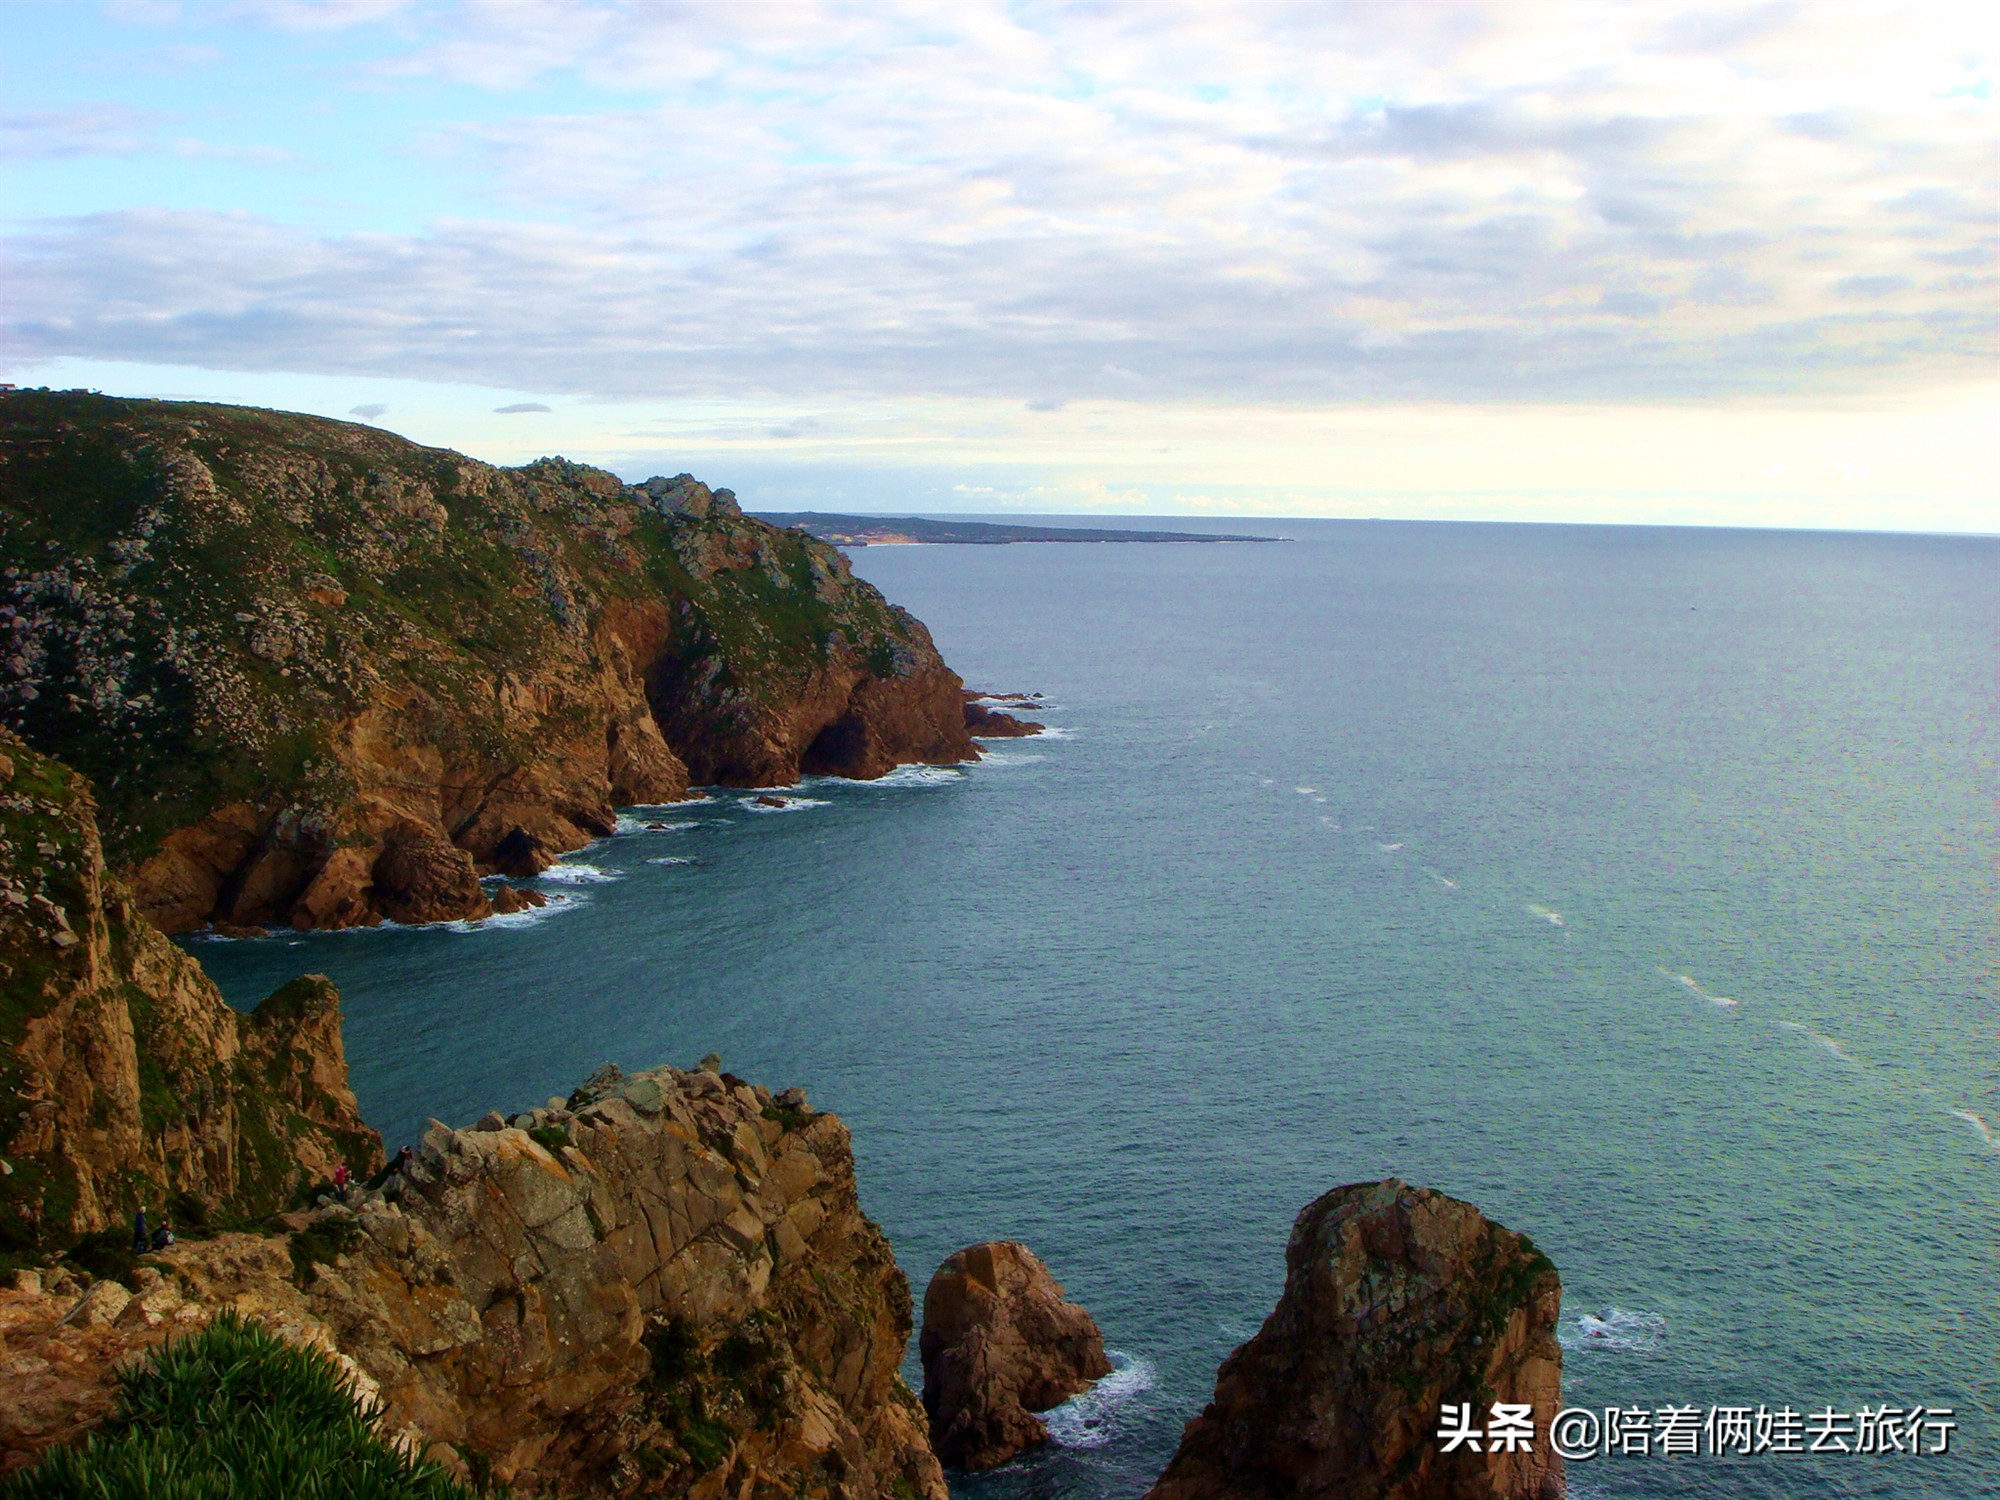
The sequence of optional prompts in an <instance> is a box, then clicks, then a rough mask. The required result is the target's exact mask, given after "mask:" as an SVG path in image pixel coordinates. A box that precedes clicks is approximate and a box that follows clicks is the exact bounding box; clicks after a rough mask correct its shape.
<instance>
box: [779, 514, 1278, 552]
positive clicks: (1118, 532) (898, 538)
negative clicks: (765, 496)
mask: <svg viewBox="0 0 2000 1500" xmlns="http://www.w3.org/2000/svg"><path fill="white" fill-rule="evenodd" d="M752 514H754V515H755V517H756V519H758V520H760V521H765V522H768V523H769V524H771V525H773V526H780V527H796V528H798V529H799V530H801V531H807V532H810V533H811V534H812V535H814V536H816V537H818V538H819V539H820V540H821V541H824V542H832V543H834V544H835V545H836V546H841V547H924V546H961V547H968V546H969V547H998V546H1005V545H1007V544H1009V543H1013V542H1281V541H1286V540H1289V538H1286V537H1276V536H1242V535H1227V534H1223V533H1219V532H1199V531H1142V530H1139V529H1138V528H1136V527H1089V526H1026V525H1011V524H1005V523H1001V522H995V521H932V520H925V519H924V518H923V517H921V516H844V515H837V514H834V513H832V512H829V511H820V510H799V511H756V512H753V513H752Z"/></svg>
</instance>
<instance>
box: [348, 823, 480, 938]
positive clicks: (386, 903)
mask: <svg viewBox="0 0 2000 1500" xmlns="http://www.w3.org/2000/svg"><path fill="white" fill-rule="evenodd" d="M374 894H375V905H376V906H377V907H378V908H379V909H380V910H381V912H382V914H383V915H384V916H386V917H387V918H389V920H390V921H392V922H405V923H409V922H452V921H457V920H458V919H460V918H463V917H485V916H490V915H492V911H493V908H492V906H491V904H490V903H488V901H487V899H486V891H485V889H484V888H483V887H482V886H481V885H480V884H479V873H478V871H476V870H475V869H474V868H473V866H472V856H471V855H470V854H468V853H466V851H465V850H463V849H460V848H458V847H456V846H455V845H454V844H452V842H451V841H450V840H449V839H447V838H445V837H444V836H443V835H442V834H440V833H435V832H432V831H431V830H430V829H428V828H421V827H418V826H416V825H415V824H406V825H405V826H404V827H402V828H399V829H397V830H396V831H395V833H393V834H392V835H391V836H390V838H389V840H388V842H387V843H386V844H385V845H384V847H383V850H382V853H381V855H380V856H379V857H378V858H377V859H376V861H375V869H374Z"/></svg>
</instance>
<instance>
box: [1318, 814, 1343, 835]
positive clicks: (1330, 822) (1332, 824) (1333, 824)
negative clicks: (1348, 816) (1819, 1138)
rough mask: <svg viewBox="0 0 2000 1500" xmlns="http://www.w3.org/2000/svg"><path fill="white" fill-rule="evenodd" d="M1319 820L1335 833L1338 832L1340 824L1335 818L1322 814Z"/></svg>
mask: <svg viewBox="0 0 2000 1500" xmlns="http://www.w3.org/2000/svg"><path fill="white" fill-rule="evenodd" d="M1320 822H1322V823H1324V824H1325V825H1326V826H1327V827H1328V828H1331V829H1332V830H1333V831H1334V832H1335V833H1338V832H1340V824H1339V822H1338V821H1337V820H1335V819H1333V818H1329V817H1325V816H1322V817H1321V818H1320Z"/></svg>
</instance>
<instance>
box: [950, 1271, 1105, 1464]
mask: <svg viewBox="0 0 2000 1500" xmlns="http://www.w3.org/2000/svg"><path fill="white" fill-rule="evenodd" d="M917 1347H918V1351H919V1353H920V1354H921V1356H922V1359H923V1365H924V1410H925V1411H926V1412H927V1413H928V1414H929V1416H930V1419H931V1445H932V1446H933V1447H934V1448H935V1449H936V1450H937V1455H938V1457H939V1458H940V1459H942V1460H943V1461H944V1462H945V1463H947V1464H957V1465H960V1466H961V1467H963V1468H966V1469H974V1470H977V1469H990V1468H992V1467H994V1466H995V1465H996V1464H1002V1463H1005V1462H1006V1461H1007V1460H1008V1459H1010V1458H1012V1457H1013V1456H1014V1455H1015V1454H1017V1453H1021V1452H1024V1451H1026V1450H1027V1449H1029V1448H1038V1447H1040V1446H1041V1445H1042V1444H1043V1443H1046V1442H1047V1441H1048V1438H1049V1430H1048V1427H1047V1426H1046V1425H1045V1424H1044V1423H1043V1422H1042V1420H1041V1419H1040V1418H1039V1417H1037V1416H1035V1415H1034V1413H1036V1412H1041V1411H1047V1410H1048V1409H1049V1408H1050V1407H1052V1406H1058V1405H1060V1404H1061V1403H1063V1402H1064V1401H1067V1400H1068V1399H1069V1398H1070V1397H1071V1396H1074V1395H1076V1394H1077V1393H1078V1392H1080V1391H1084V1390H1087V1389H1089V1387H1090V1384H1091V1382H1092V1381H1094V1380H1096V1379H1098V1378H1099V1377H1101V1376H1104V1375H1109V1374H1110V1373H1111V1362H1110V1361H1109V1360H1108V1359H1106V1358H1105V1357H1104V1337H1103V1335H1102V1334H1100V1333H1099V1332H1098V1331H1097V1324H1096V1323H1095V1322H1094V1321H1093V1320H1092V1319H1091V1316H1090V1314H1089V1313H1087V1312H1085V1311H1084V1310H1083V1309H1082V1308H1081V1307H1078V1306H1077V1305H1076V1304H1075V1303H1074V1302H1069V1301H1066V1300H1065V1299H1064V1296H1063V1289H1062V1287H1061V1285H1060V1284H1059V1283H1058V1282H1057V1281H1056V1279H1055V1277H1053V1276H1051V1275H1050V1274H1049V1268H1048V1267H1047V1266H1045V1265H1043V1264H1042V1262H1041V1261H1040V1260H1039V1259H1038V1258H1037V1257H1036V1255H1035V1254H1034V1252H1033V1251H1031V1250H1030V1249H1028V1247H1027V1246H1026V1245H1021V1244H1017V1243H1015V1242H1014V1241H1012V1240H996V1241H993V1242H992V1243H989V1244H984V1245H973V1246H971V1247H970V1248H968V1249H965V1250H961V1251H959V1252H958V1253H957V1254H956V1255H954V1256H952V1257H951V1258H950V1259H949V1260H947V1261H946V1262H945V1263H944V1264H943V1265H941V1266H939V1267H938V1269H937V1274H936V1275H934V1276H933V1277H931V1284H930V1286H929V1288H928V1289H926V1290H925V1292H924V1326H923V1333H922V1335H921V1336H920V1337H919V1340H918V1345H917Z"/></svg>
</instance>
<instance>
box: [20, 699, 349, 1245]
mask: <svg viewBox="0 0 2000 1500" xmlns="http://www.w3.org/2000/svg"><path fill="white" fill-rule="evenodd" d="M0 744H4V745H5V746H6V750H7V753H9V754H11V755H12V756H13V758H14V759H15V761H16V763H17V765H19V766H22V767H32V770H33V774H34V776H35V777H36V779H37V781H38V782H39V784H40V785H41V787H42V788H43V791H42V800H41V803H40V807H39V809H31V810H29V811H26V812H22V811H19V810H17V809H15V808H13V807H11V806H9V807H0V885H18V884H19V883H20V882H21V881H22V880H24V879H26V878H28V875H29V874H30V873H31V872H32V873H33V874H35V875H37V876H42V875H46V874H49V873H51V872H59V873H60V884H57V883H56V882H53V881H52V882H50V884H51V889H53V890H56V891H57V892H58V894H60V895H61V896H62V898H63V899H62V901H61V903H59V904H58V903H50V906H51V907H53V908H54V913H55V914H54V915H50V914H49V913H46V912H44V911H43V910H41V909H40V908H37V907H35V906H33V905H32V904H30V905H27V906H23V907H14V906H11V905H6V904H4V903H0V973H4V974H11V975H16V976H18V975H19V974H21V973H22V971H23V968H24V967H25V959H27V958H32V959H33V960H34V962H35V965H36V970H35V972H36V973H37V974H38V975H39V976H40V977H39V979H38V982H37V983H36V984H34V985H33V986H29V985H26V984H22V983H21V982H20V981H19V979H18V978H16V979H13V980H10V981H9V984H10V988H9V990H8V1001H9V1004H10V1005H12V1006H14V1007H15V1016H16V1018H17V1019H16V1021H15V1022H14V1025H15V1026H17V1027H18V1030H17V1031H15V1032H14V1033H13V1035H12V1037H10V1038H9V1039H8V1041H6V1042H5V1043H0V1048H4V1051H0V1062H4V1064H5V1067H4V1070H0V1077H4V1078H5V1079H6V1080H7V1081H6V1084H5V1092H4V1093H0V1159H4V1160H5V1161H6V1163H7V1164H8V1167H9V1170H8V1171H6V1172H5V1173H0V1242H4V1243H7V1244H9V1245H12V1246H14V1247H17V1248H18V1249H25V1250H31V1251H32V1250H42V1251H49V1250H53V1249H59V1248H61V1247H62V1246H64V1245H67V1244H69V1243H70V1242H71V1241H72V1240H74V1239H75V1238H76V1237H77V1236H78V1235H82V1234H87V1233H90V1232H92V1231H95V1230H100V1229H106V1228H110V1227H113V1226H115V1225H123V1224H128V1223H130V1221H131V1215H132V1212H133V1210H134V1209H135V1208H138V1207H140V1206H142V1205H143V1206H146V1207H149V1208H150V1209H152V1210H153V1213H154V1215H155V1222H158V1216H159V1215H160V1214H161V1213H163V1212H170V1213H172V1215H173V1216H174V1217H175V1218H177V1219H185V1218H186V1217H187V1215H188V1207H187V1205H193V1206H194V1208H196V1209H198V1210H200V1211H204V1212H207V1213H210V1214H215V1213H217V1212H218V1211H219V1212H221V1213H223V1214H226V1215H227V1216H228V1217H232V1218H235V1217H253V1216H261V1215H264V1214H268V1213H271V1212H272V1211H274V1210H276V1209H278V1208H281V1207H283V1206H284V1204H285V1203H286V1201H287V1200H289V1199H290V1197H291V1196H292V1194H293V1193H294V1192H295V1191H296V1190H297V1189H298V1188H299V1187H300V1186H302V1185H305V1184H308V1183H311V1182H314V1181H318V1180H322V1179H324V1178H326V1177H328V1176H330V1175H331V1174H332V1172H333V1169H334V1167H335V1165H336V1164H337V1163H339V1162H342V1161H345V1162H346V1163H347V1164H348V1165H349V1167H350V1168H352V1169H353V1170H355V1171H357V1172H365V1171H372V1170H374V1168H375V1166H376V1165H378V1164H379V1163H380V1161H381V1149H382V1145H381V1138H380V1137H379V1136H377V1135H376V1133H375V1132H374V1131H373V1130H370V1129H369V1128H368V1127H367V1126H366V1125H364V1124H363V1123H362V1121H361V1118H360V1114H359V1111H358V1109H357V1107H356V1104H355V1100H354V1095H353V1093H352V1092H351V1091H350V1090H349V1089H348V1086H347V1058H346V1053H345V1051H344V1050H343V1047H342V1043H341V1031H340V1000H339V996H338V995H337V993H336V992H335V990H334V988H333V986H332V984H331V983H329V982H328V981H327V980H325V979H322V978H318V977H308V978H303V979H297V980H294V981H292V982H291V983H290V984H288V985H285V986H284V987H282V988H281V989H279V990H277V991H276V992H275V993H273V994H272V995H271V996H270V997H269V998H267V999H266V1000H265V1001H264V1003H263V1004H262V1005H260V1006H258V1008H257V1009H256V1011H255V1012H254V1013H252V1014H250V1015H244V1014H242V1013H241V1012H239V1011H237V1010H235V1009H233V1008H232V1007H231V1006H230V1005H228V1004H227V1003H226V1002H225V1001H224V1000H223V998H222V995H221V992H220V991H218V990H217V989H216V987H215V985H214V984H213V983H212V982H210V980H209V978H208V976H207V975H205V974H204V973H203V972H202V970H201V966H200V965H199V964H198V963H196V962H195V960H194V959H193V958H192V957H191V956H189V955H188V954H187V953H185V952H183V951H181V950H180V949H179V948H177V947H175V946H174V945H173V944H172V943H170V942H168V941H167V939H166V938H165V937H163V936H161V934H160V933H159V932H158V931H157V930H156V929H154V928H153V927H152V926H151V925H150V924H149V923H147V922H146V921H145V920H144V919H143V918H142V917H140V916H138V915H137V914H136V913H135V911H134V910H133V903H132V900H131V898H130V895H129V893H128V892H127V891H126V890H125V889H124V887H123V886H122V885H120V883H119V882H118V881H117V880H115V879H113V878H112V877H111V876H110V875H108V874H107V872H106V871H105V868H104V862H103V855H102V851H101V848H100V846H99V844H98V837H97V827H96V823H95V820H94V819H93V817H92V815H91V802H90V797H89V793H88V791H87V789H86V788H85V786H84V783H83V779H82V778H81V777H79V776H77V775H76V774H75V773H74V772H72V771H70V770H68V769H67V768H65V767H63V766H62V765H61V764H60V763H59V762H55V761H51V760H48V759H46V758H45V757H43V756H39V755H36V754H35V753H34V752H33V751H31V750H29V749H27V747H26V746H24V745H22V744H20V743H19V742H18V741H16V740H14V739H13V738H12V736H10V735H8V734H6V732H5V731H0ZM23 821H29V822H32V824H33V828H34V833H33V837H32V839H30V838H27V837H26V836H25V830H24V828H23V826H22V823H23ZM43 845H47V846H49V847H50V848H52V849H53V850H54V852H53V853H48V854H45V853H43V852H42V848H41V846H43ZM58 915H59V916H60V918H61V926H60V928H57V927H56V926H55V916H58ZM58 930H59V931H64V932H67V933H69V934H71V935H72V936H73V939H74V940H73V942H72V943H71V944H70V945H69V946H68V947H66V948H64V949H62V950H61V952H60V955H59V956H58V957H56V958H55V959H53V960H50V959H48V958H46V957H44V954H45V952H46V945H47V942H48V936H49V933H50V932H51V931H58Z"/></svg>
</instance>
